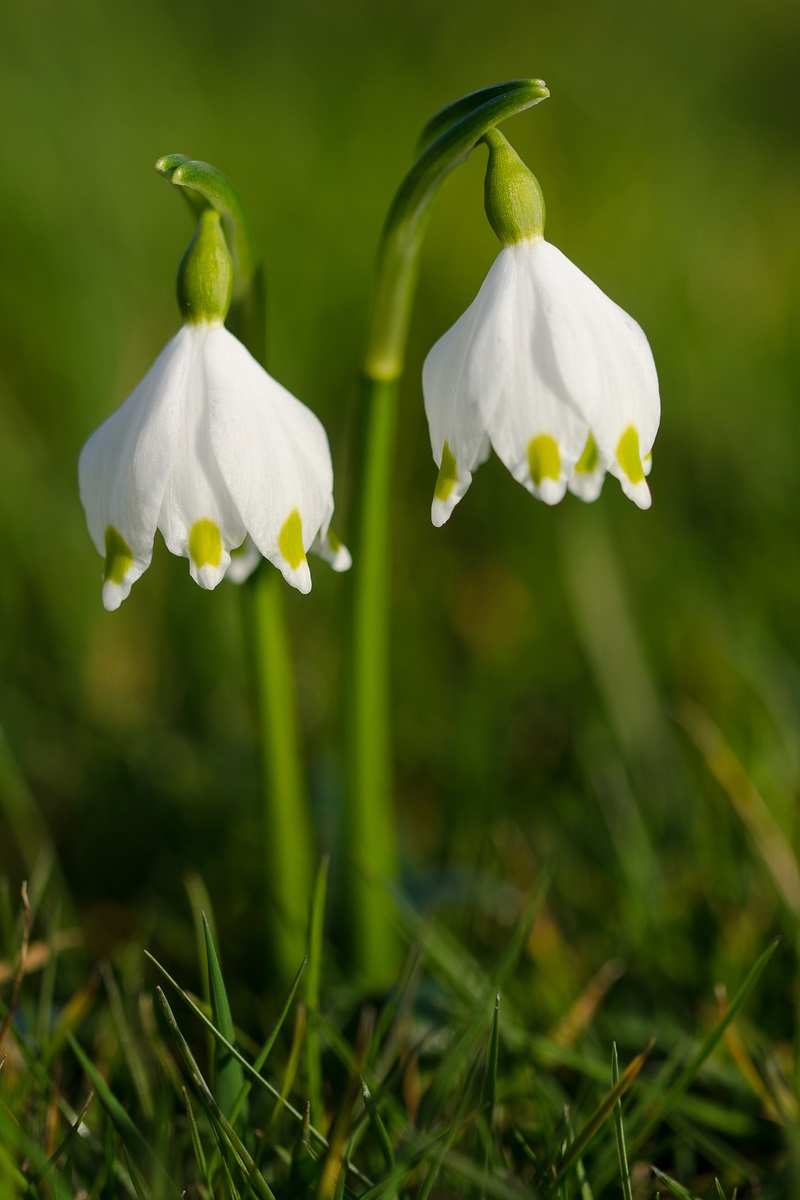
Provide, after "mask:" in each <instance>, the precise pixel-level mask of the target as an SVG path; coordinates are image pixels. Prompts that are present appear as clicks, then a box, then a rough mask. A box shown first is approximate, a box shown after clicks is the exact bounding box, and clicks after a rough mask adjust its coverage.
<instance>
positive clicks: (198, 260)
mask: <svg viewBox="0 0 800 1200" xmlns="http://www.w3.org/2000/svg"><path fill="white" fill-rule="evenodd" d="M232 294H233V263H232V261H231V255H230V251H229V250H228V243H227V241H226V240H225V234H224V233H223V232H222V224H221V221H220V216H219V213H218V212H216V211H215V210H214V209H213V208H208V209H206V210H205V211H204V212H203V213H201V215H200V219H199V221H198V222H197V229H196V230H195V234H194V237H193V238H192V240H191V242H190V243H189V248H188V250H187V251H186V253H185V254H184V256H183V258H182V259H181V263H180V266H179V267H178V307H179V308H180V310H181V313H182V314H183V319H184V321H187V322H189V323H190V324H192V325H200V324H202V323H204V322H210V321H224V320H225V318H226V317H227V315H228V309H229V308H230V306H231V296H232Z"/></svg>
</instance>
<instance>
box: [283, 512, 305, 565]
mask: <svg viewBox="0 0 800 1200" xmlns="http://www.w3.org/2000/svg"><path fill="white" fill-rule="evenodd" d="M278 549H279V550H280V552H281V554H282V555H283V557H284V558H285V559H286V561H287V562H288V564H289V566H290V567H291V568H292V570H293V571H294V570H296V569H297V568H298V567H299V566H300V563H302V562H305V561H306V552H305V550H304V549H303V522H302V521H301V520H300V513H299V512H298V511H297V509H296V508H293V509H292V511H291V512H290V513H289V515H288V517H287V518H286V520H285V521H284V522H283V527H282V529H281V531H280V533H279V534H278Z"/></svg>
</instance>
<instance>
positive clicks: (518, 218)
mask: <svg viewBox="0 0 800 1200" xmlns="http://www.w3.org/2000/svg"><path fill="white" fill-rule="evenodd" d="M485 140H486V142H487V145H488V147H489V163H488V166H487V175H486V211H487V215H488V217H489V220H490V222H491V224H492V226H493V228H494V229H495V232H496V233H497V235H498V237H499V238H500V240H501V241H502V242H504V246H503V249H502V250H501V251H500V254H499V255H498V257H497V259H496V260H495V262H494V264H493V266H492V268H491V270H490V271H489V274H488V275H487V277H486V279H485V281H484V283H483V286H482V287H481V289H480V291H479V293H478V295H477V297H476V298H475V300H474V301H473V302H472V304H471V305H470V307H469V308H468V309H467V311H466V312H465V313H464V315H463V316H462V317H461V318H460V319H459V320H458V321H457V322H456V323H455V325H454V326H453V327H452V329H450V330H448V332H447V333H446V334H444V336H443V337H442V338H440V339H439V341H438V342H437V343H436V345H435V346H434V347H433V349H432V350H431V351H430V353H429V354H428V357H427V359H426V360H425V365H424V367H423V371H422V386H423V391H424V394H425V411H426V413H427V416H428V425H429V427H430V435H431V446H432V449H433V457H434V459H435V461H436V464H437V466H438V467H439V478H438V480H437V482H436V488H435V492H434V500H433V507H432V512H431V516H432V519H433V523H434V525H443V524H444V522H445V521H446V520H447V518H448V517H449V516H450V513H451V512H452V511H453V508H454V507H455V505H456V504H457V503H458V501H459V500H460V499H461V497H462V496H463V495H464V493H465V492H466V490H467V488H468V487H469V485H470V482H471V480H472V472H473V471H474V470H475V468H476V467H478V466H479V465H480V464H481V463H482V462H484V461H485V460H486V458H487V456H488V454H489V450H490V448H491V447H493V448H494V450H495V453H496V454H497V455H498V457H499V458H500V459H501V460H502V461H503V462H504V463H505V465H506V466H507V467H508V469H509V471H510V472H511V474H512V475H513V476H514V478H515V479H517V480H518V481H519V482H520V483H521V484H523V486H524V487H526V488H527V489H528V491H530V492H532V493H533V495H534V496H538V497H539V499H540V500H544V501H545V503H547V504H557V503H558V501H559V500H560V499H561V498H562V496H563V495H564V492H565V491H566V490H567V488H569V490H570V491H571V492H574V493H575V494H576V495H577V496H580V497H581V499H583V500H595V499H596V498H597V496H598V495H599V494H600V489H601V487H602V486H603V479H604V477H605V474H606V472H607V471H610V472H611V473H612V475H616V477H617V479H619V481H620V483H621V484H622V488H623V491H624V492H625V494H626V495H627V496H629V497H630V498H631V500H633V501H634V502H635V503H636V504H638V505H639V507H640V508H648V507H649V506H650V489H649V488H648V486H647V483H646V480H645V476H646V475H647V474H648V472H649V468H650V462H651V457H650V455H651V450H652V446H653V442H654V440H655V436H656V431H657V429H658V422H659V415H660V400H659V394H658V378H657V376H656V368H655V363H654V362H653V356H652V354H651V352H650V347H649V345H648V343H647V338H646V337H645V335H644V333H643V332H642V330H641V329H640V328H639V326H638V325H637V324H636V322H635V321H634V320H633V319H632V318H631V317H629V316H628V314H627V313H625V312H623V310H622V309H621V308H620V307H619V306H618V305H616V304H615V303H614V302H613V300H609V298H608V296H606V295H605V294H604V293H603V292H601V290H600V288H599V287H597V286H596V284H594V283H592V281H591V280H590V279H589V278H587V276H586V275H584V274H583V272H582V271H580V270H578V268H577V267H576V266H575V265H574V264H573V263H571V262H570V261H569V259H568V258H566V257H565V256H564V255H563V254H562V253H561V251H560V250H557V249H556V247H555V246H551V245H550V244H549V243H548V242H546V241H545V239H544V237H543V229H544V201H543V199H542V195H541V189H540V188H539V184H538V183H537V181H536V179H535V178H534V177H533V175H531V173H530V171H528V169H527V167H525V166H524V164H523V163H522V162H521V161H520V159H519V158H518V157H517V155H516V154H515V153H514V151H513V150H512V149H511V147H510V146H509V145H508V143H507V142H506V141H505V139H504V138H503V137H502V136H501V135H500V134H499V133H497V131H492V132H491V133H490V134H488V135H487V136H486V138H485Z"/></svg>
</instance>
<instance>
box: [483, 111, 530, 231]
mask: <svg viewBox="0 0 800 1200" xmlns="http://www.w3.org/2000/svg"><path fill="white" fill-rule="evenodd" d="M483 141H484V142H485V143H486V145H487V146H488V147H489V162H488V163H487V165H486V180H485V183H484V206H485V208H486V215H487V217H488V218H489V224H490V225H491V227H492V229H493V230H494V231H495V233H496V234H497V236H498V237H499V239H500V241H501V242H502V243H503V245H504V246H513V245H514V244H515V243H517V242H530V241H533V239H534V238H538V237H542V235H543V234H544V196H543V195H542V189H541V188H540V187H539V182H538V180H537V179H536V177H535V175H534V174H533V173H532V172H531V171H529V170H528V168H527V167H526V166H525V164H524V162H523V161H522V159H521V158H520V157H519V155H518V154H517V153H516V151H515V150H514V149H512V147H511V146H510V145H509V144H508V142H507V141H506V139H505V138H504V137H503V135H502V133H498V131H497V130H496V129H490V130H489V132H488V133H487V134H485V135H484V137H483Z"/></svg>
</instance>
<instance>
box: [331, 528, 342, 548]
mask: <svg viewBox="0 0 800 1200" xmlns="http://www.w3.org/2000/svg"><path fill="white" fill-rule="evenodd" d="M328 545H329V546H330V548H331V550H332V551H333V553H334V554H336V552H337V550H341V548H342V539H341V538H340V537H339V535H338V533H337V532H336V530H335V529H329V530H328Z"/></svg>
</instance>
